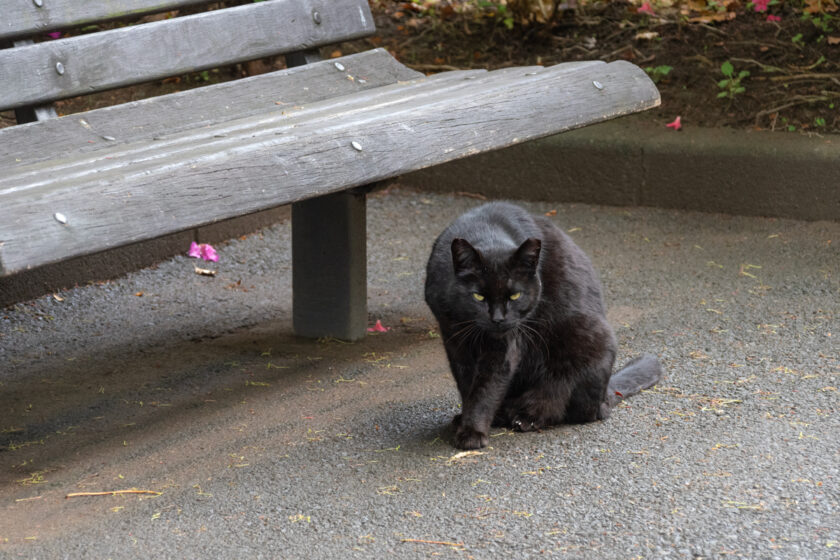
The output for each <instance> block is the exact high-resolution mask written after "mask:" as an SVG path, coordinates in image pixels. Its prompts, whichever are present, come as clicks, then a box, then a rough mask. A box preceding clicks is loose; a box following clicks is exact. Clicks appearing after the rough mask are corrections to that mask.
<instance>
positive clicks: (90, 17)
mask: <svg viewBox="0 0 840 560" xmlns="http://www.w3.org/2000/svg"><path fill="white" fill-rule="evenodd" d="M211 1H212V0H109V1H108V2H103V1H102V0H43V1H41V2H40V4H41V5H40V6H39V5H38V3H36V2H35V1H34V0H16V1H9V0H7V1H5V2H3V12H2V19H0V40H4V39H15V38H17V37H25V36H27V35H32V34H35V33H45V32H47V31H56V30H61V29H67V28H71V27H78V26H80V25H89V24H91V23H96V22H102V21H111V20H115V19H121V18H125V17H129V16H139V15H144V14H152V13H157V12H166V11H169V10H175V9H177V8H182V7H184V6H190V5H194V4H209V3H210V2H211Z"/></svg>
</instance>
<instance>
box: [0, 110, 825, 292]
mask: <svg viewBox="0 0 840 560" xmlns="http://www.w3.org/2000/svg"><path fill="white" fill-rule="evenodd" d="M400 183H401V184H403V185H405V186H409V187H413V188H418V189H422V190H430V191H435V192H457V191H468V192H474V193H481V194H483V195H485V196H487V197H488V198H510V199H521V200H550V201H555V202H585V203H591V204H606V205H616V206H656V207H663V208H677V209H683V210H698V211H703V212H722V213H727V214H744V215H758V216H773V217H785V218H794V219H801V220H833V221H840V137H837V136H826V137H819V136H816V135H814V136H812V137H808V136H803V135H795V134H778V133H770V132H745V131H741V130H728V129H702V128H691V127H686V128H685V129H683V131H681V132H674V131H673V130H670V129H666V128H665V127H664V126H662V125H661V124H657V123H654V122H651V120H650V118H649V117H647V115H637V116H633V117H627V118H624V119H618V120H615V121H610V122H606V123H602V124H599V125H594V126H589V127H586V128H583V129H580V130H575V131H572V132H568V133H566V134H561V135H558V136H552V137H549V138H544V139H542V140H538V141H534V142H526V143H524V144H520V145H518V146H514V147H512V148H508V149H505V150H501V151H498V152H492V153H487V154H481V155H478V156H474V157H471V158H467V159H464V160H459V161H455V162H451V163H448V164H446V165H441V166H436V167H433V168H430V169H426V170H422V171H418V172H415V173H411V174H408V175H405V176H403V177H401V178H400ZM288 216H289V212H288V207H283V208H279V209H275V210H269V211H266V212H261V213H258V214H254V215H251V216H245V217H242V218H237V219H235V220H230V221H227V222H222V223H220V224H215V225H213V226H210V227H207V228H201V229H198V230H189V231H186V232H182V233H178V234H174V235H171V236H168V237H164V238H161V239H156V240H153V241H149V242H144V243H139V244H136V245H132V246H130V247H127V248H123V249H119V250H115V251H107V252H104V253H99V254H96V255H91V256H88V257H82V258H79V259H75V260H73V261H68V262H65V263H59V264H56V265H51V266H46V267H43V268H40V269H37V270H32V271H29V272H25V273H22V274H18V275H16V276H13V277H10V278H0V306H6V305H9V304H12V303H16V302H20V301H24V300H27V299H31V298H34V297H38V296H40V295H43V294H45V293H51V292H55V291H58V290H60V289H63V288H68V287H72V286H74V285H77V284H83V283H86V282H90V281H94V280H104V279H108V278H114V277H116V276H119V275H121V274H124V273H126V272H128V271H131V270H136V269H139V268H144V267H147V266H150V265H152V264H154V263H155V262H158V261H160V260H162V259H165V258H168V257H170V256H172V255H175V254H180V253H183V252H184V251H186V248H187V247H189V244H190V242H191V241H193V240H196V241H200V242H210V243H213V242H217V241H220V240H222V239H226V238H230V237H235V236H238V235H242V234H244V233H250V232H253V231H255V230H256V229H259V228H260V227H264V226H266V225H269V224H271V223H273V222H274V221H278V220H281V219H286V218H288Z"/></svg>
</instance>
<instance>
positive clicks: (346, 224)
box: [292, 189, 367, 340]
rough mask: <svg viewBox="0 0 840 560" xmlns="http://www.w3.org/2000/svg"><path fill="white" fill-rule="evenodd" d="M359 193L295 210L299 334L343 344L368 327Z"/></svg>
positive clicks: (294, 312)
mask: <svg viewBox="0 0 840 560" xmlns="http://www.w3.org/2000/svg"><path fill="white" fill-rule="evenodd" d="M365 220H366V214H365V194H364V191H362V190H361V189H356V190H353V191H344V192H339V193H335V194H329V195H325V196H321V197H318V198H313V199H310V200H305V201H303V202H297V203H295V204H293V205H292V291H293V296H292V298H293V299H292V322H293V325H294V330H295V334H297V335H300V336H306V337H312V338H319V337H324V336H333V337H336V338H340V339H344V340H359V339H361V338H364V336H365V332H366V327H367V246H366V243H367V236H366V231H365V230H366V227H365V225H366V224H365Z"/></svg>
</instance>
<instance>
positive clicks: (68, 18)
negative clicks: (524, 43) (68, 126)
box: [0, 0, 375, 110]
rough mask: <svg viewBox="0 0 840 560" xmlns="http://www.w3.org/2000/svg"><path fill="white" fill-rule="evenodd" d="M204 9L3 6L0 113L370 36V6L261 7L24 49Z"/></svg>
mask: <svg viewBox="0 0 840 560" xmlns="http://www.w3.org/2000/svg"><path fill="white" fill-rule="evenodd" d="M201 3H207V2H206V0H204V1H203V2H202V1H201V0H179V1H176V0H169V1H167V0H112V1H109V2H102V1H101V0H16V1H14V2H4V4H7V5H5V6H4V7H3V13H2V14H0V41H3V40H5V41H10V40H11V41H13V42H14V44H15V45H16V46H15V47H14V48H9V49H2V50H0V110H7V109H16V108H20V107H27V106H35V105H42V104H45V103H50V102H52V101H55V100H58V99H64V98H67V97H73V96H77V95H83V94H88V93H93V92H97V91H103V90H107V89H112V88H117V87H123V86H127V85H132V84H137V83H141V82H146V81H150V80H156V79H160V78H164V77H168V76H175V75H179V74H184V73H187V72H194V71H201V70H206V69H210V68H216V67H219V66H224V65H228V64H235V63H238V62H244V61H247V60H254V59H258V58H263V57H266V56H272V55H277V54H288V53H293V52H299V51H304V50H310V49H314V48H317V47H320V46H324V45H328V44H331V43H337V42H340V41H346V40H352V39H357V38H360V37H365V36H368V35H370V34H372V33H373V32H374V30H375V28H374V22H373V16H372V15H371V12H370V8H369V6H368V2H367V0H267V1H265V2H255V3H251V4H245V5H241V6H236V7H232V8H225V9H219V10H212V11H208V12H203V13H199V14H194V15H187V16H183V17H175V18H172V19H166V20H161V21H154V22H150V23H144V24H142V25H132V26H128V27H117V28H114V29H109V30H106V31H101V32H96V33H82V34H77V35H74V36H72V37H67V38H63V39H57V40H52V41H42V42H36V43H33V44H26V43H28V41H27V40H26V39H27V38H28V37H30V36H31V35H32V34H37V35H38V36H40V37H41V38H43V37H44V34H45V33H46V32H48V31H52V30H60V29H67V28H70V27H74V26H79V25H82V24H84V25H86V26H89V25H91V24H93V23H96V22H102V21H109V20H114V19H118V18H120V17H126V15H132V16H134V15H142V14H146V13H154V12H161V11H167V10H173V9H177V8H180V7H184V6H187V5H192V4H201Z"/></svg>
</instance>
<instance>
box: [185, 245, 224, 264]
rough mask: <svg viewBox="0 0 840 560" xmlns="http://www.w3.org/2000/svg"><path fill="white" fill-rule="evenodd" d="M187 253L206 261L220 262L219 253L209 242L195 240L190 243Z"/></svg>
mask: <svg viewBox="0 0 840 560" xmlns="http://www.w3.org/2000/svg"><path fill="white" fill-rule="evenodd" d="M187 255H189V256H191V257H193V258H194V259H204V260H205V261H213V262H219V255H218V254H217V253H216V249H214V248H213V246H212V245H209V244H207V243H201V244H198V243H196V242H195V241H193V242H192V243H190V250H189V252H187Z"/></svg>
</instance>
